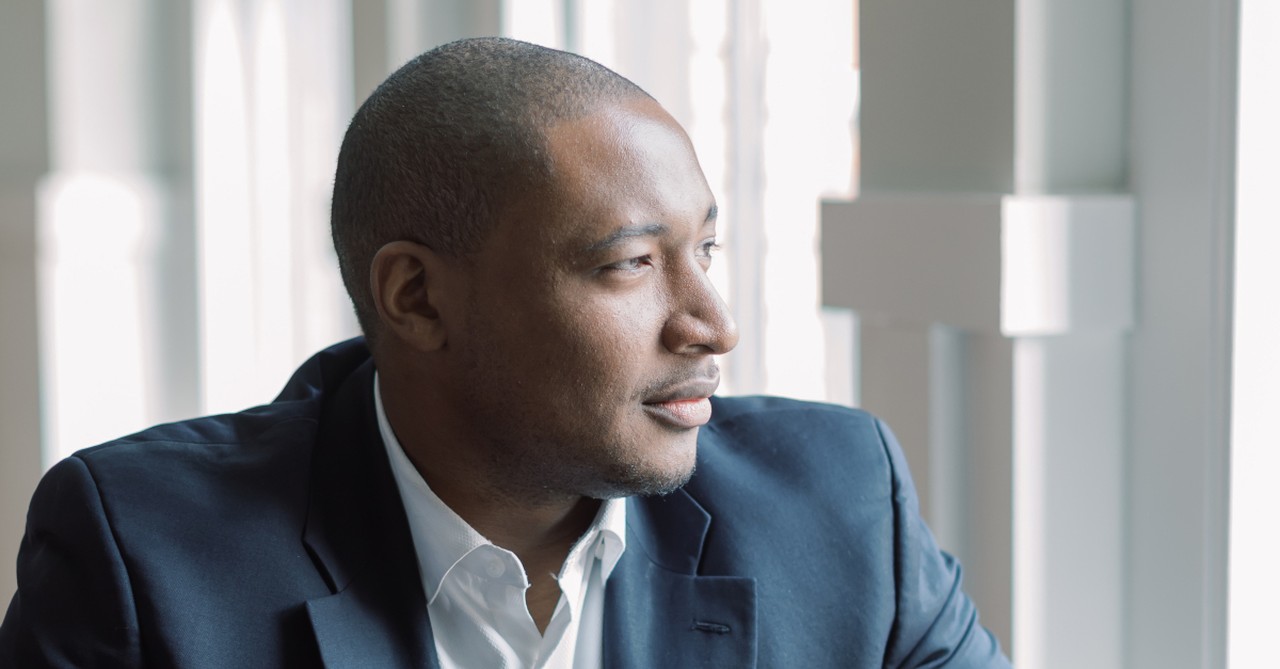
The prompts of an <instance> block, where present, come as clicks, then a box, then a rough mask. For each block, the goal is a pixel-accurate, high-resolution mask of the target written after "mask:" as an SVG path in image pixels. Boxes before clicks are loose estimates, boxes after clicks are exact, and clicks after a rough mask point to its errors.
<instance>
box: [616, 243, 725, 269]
mask: <svg viewBox="0 0 1280 669" xmlns="http://www.w3.org/2000/svg"><path fill="white" fill-rule="evenodd" d="M720 248H721V247H720V244H718V243H716V241H715V240H714V239H713V240H711V241H708V242H704V243H703V244H702V245H701V246H699V247H698V258H700V259H701V258H705V259H706V260H707V261H710V260H711V258H712V257H713V256H714V255H715V254H716V253H717V252H718V251H720ZM652 263H653V256H652V255H649V254H645V255H642V256H636V257H634V258H627V259H626V260H623V261H620V262H616V263H611V264H609V265H606V266H605V267H604V269H606V270H610V271H618V272H634V271H637V270H639V269H640V267H641V266H642V265H649V264H652Z"/></svg>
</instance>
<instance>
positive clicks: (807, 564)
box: [0, 340, 1006, 669]
mask: <svg viewBox="0 0 1280 669" xmlns="http://www.w3.org/2000/svg"><path fill="white" fill-rule="evenodd" d="M372 375H373V368H372V364H371V362H370V360H369V357H368V352H367V350H366V349H365V347H364V345H363V343H362V342H361V341H359V340H353V341H350V342H345V343H343V344H339V345H337V346H334V347H332V348H330V349H328V350H326V351H324V352H322V353H320V354H318V355H316V356H315V357H314V358H312V359H311V360H310V361H308V362H307V363H306V364H305V365H304V366H303V367H301V368H300V369H299V370H298V372H297V373H296V374H295V375H294V377H293V379H292V380H290V382H289V384H288V386H287V387H286V388H285V390H284V392H283V393H282V394H281V395H280V397H279V398H277V400H276V401H275V402H273V403H272V404H270V405H267V406H263V407H258V408H255V409H250V410H248V411H245V412H242V413H239V414H235V415H225V416H214V417H210V418H202V419H198V420H193V421H187V422H182V423H174V424H171V425H162V426H159V427H155V428H152V429H150V430H147V431H145V432H141V433H139V434H136V435H133V436H130V437H125V438H123V439H119V440H117V441H113V442H110V443H108V444H105V445H103V446H99V447H97V448H92V449H88V450H85V451H81V452H80V453H78V454H77V455H75V456H73V457H71V458H68V459H67V460H64V461H63V462H61V463H59V464H58V465H57V466H55V467H54V468H53V469H52V470H50V472H49V473H48V474H47V475H46V476H45V477H44V480H43V481H42V482H41V483H40V486H39V488H38V489H37V491H36V493H35V496H34V499H33V500H32V503H31V511H30V514H29V516H28V520H27V532H26V536H25V538H24V539H23V542H22V549H21V552H20V555H19V558H18V584H19V588H18V594H17V596H16V597H15V598H14V600H13V602H12V604H11V605H10V607H9V611H8V613H7V615H6V617H5V620H4V623H3V626H0V667H4V668H6V669H7V668H9V667H15V668H16V667H23V668H25V667H43V666H59V667H61V666H95V667H114V666H140V665H142V666H155V667H239V666H244V667H278V666H279V667H294V666H299V667H308V666H318V665H323V666H327V667H383V666H386V667H392V666H396V667H399V666H405V667H426V666H433V665H434V663H435V650H434V642H433V640H432V636H431V628H430V624H429V621H428V618H427V609H426V604H425V600H424V598H423V593H422V583H421V580H420V578H419V575H418V569H417V562H416V557H415V555H414V549H413V544H412V541H411V539H410V534H409V529H408V525H407V523H406V520H405V514H404V510H403V507H402V506H401V503H400V499H399V496H398V493H397V490H396V486H395V483H394V481H393V480H392V476H391V470H390V468H389V465H388V462H387V458H386V453H385V450H384V448H383V446H382V443H381V439H380V437H379V435H378V430H377V425H376V422H375V418H374V409H373V398H372ZM916 506H917V503H916V497H915V492H914V490H913V488H912V485H911V481H910V479H909V477H908V475H907V471H906V467H905V464H904V462H903V459H902V454H901V452H900V451H899V448H898V446H897V444H896V443H895V442H894V440H893V437H892V435H890V434H889V432H888V431H887V430H886V429H885V428H884V426H883V425H882V424H880V423H879V422H878V421H876V420H875V419H873V418H871V417H870V416H868V415H867V414H865V413H862V412H859V411H852V410H847V409H841V408H835V407H830V406H822V405H814V404H804V403H799V402H792V401H786V400H778V399H767V398H752V399H718V400H716V401H715V404H714V417H713V419H712V421H711V423H710V424H709V425H708V426H706V427H704V428H703V429H702V431H701V435H700V437H699V444H698V469H697V473H696V474H695V476H694V478H693V480H692V481H691V482H690V483H689V484H688V485H687V486H686V487H685V488H684V489H683V490H680V491H677V492H675V493H673V494H671V495H668V496H666V497H661V498H636V499H631V500H629V501H628V508H627V550H626V552H625V553H624V554H623V557H622V559H621V561H620V562H619V563H618V566H617V567H616V568H615V570H614V572H613V574H612V576H611V577H610V579H609V581H608V589H607V591H606V613H605V648H604V652H605V660H606V665H607V666H609V667H643V668H650V667H699V666H708V667H752V666H761V667H822V666H833V667H880V666H886V667H898V666H929V667H933V666H943V665H945V666H950V667H1003V666H1006V661H1005V660H1004V659H1003V658H1002V657H1001V656H1000V655H999V650H998V649H997V648H996V644H995V642H994V640H993V639H992V638H991V636H990V635H989V634H988V633H987V632H986V631H985V630H984V629H983V628H982V627H981V626H979V624H978V622H977V614H976V612H975V610H974V607H973V605H972V604H971V603H970V601H969V599H968V598H967V597H966V596H965V595H964V593H963V592H961V590H960V575H959V567H958V566H957V565H956V564H955V563H954V562H953V561H952V560H951V558H950V557H949V556H947V555H945V554H943V553H941V552H940V551H939V550H938V549H937V548H936V547H935V545H934V542H933V539H932V538H931V536H930V535H929V532H928V530H927V529H926V528H925V526H924V524H923V523H922V521H921V520H920V517H919V514H918V511H917V508H916ZM948 662H949V663H948Z"/></svg>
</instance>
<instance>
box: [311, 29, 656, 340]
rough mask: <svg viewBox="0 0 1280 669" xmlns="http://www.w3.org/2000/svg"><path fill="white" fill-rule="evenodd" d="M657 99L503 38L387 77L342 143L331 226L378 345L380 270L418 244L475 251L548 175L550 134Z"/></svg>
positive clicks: (455, 46)
mask: <svg viewBox="0 0 1280 669" xmlns="http://www.w3.org/2000/svg"><path fill="white" fill-rule="evenodd" d="M637 97H641V98H647V97H648V94H647V93H645V92H644V91H643V90H641V89H640V88H639V87H638V86H636V85H635V84H633V83H631V82H630V81H628V80H627V79H625V78H623V77H622V76H620V75H618V74H617V73H615V72H613V71H611V70H609V69H608V68H606V67H604V66H602V65H600V64H599V63H596V62H594V61H592V60H588V59H586V58H582V57H580V56H576V55H573V54H570V53H565V52H563V51H556V50H554V49H547V48H544V47H540V46H537V45H534V44H528V43H525V42H519V41H516V40H510V39H502V38H478V39H467V40H459V41H457V42H452V43H450V44H446V45H444V46H441V47H439V48H436V49H433V50H431V51H428V52H427V53H424V54H422V55H421V56H418V57H417V58H415V59H413V60H412V61H410V62H409V63H407V64H405V65H404V66H403V67H401V68H400V69H399V70H397V71H396V72H395V73H394V74H392V75H391V76H390V77H388V78H387V80H386V81H384V82H383V83H382V85H380V86H379V87H378V88H377V90H375V91H374V92H373V94H372V95H370V96H369V99H368V100H366V101H365V103H364V104H363V105H361V106H360V109H359V110H358V111H357V112H356V114H355V117H354V118H353V119H352V121H351V125H350V126H349V127H348V129H347V134H346V137H345V138H344V140H343V142H342V150H341V152H340V153H339V156H338V170H337V175H336V177H335V180H334V188H333V203H332V211H331V214H332V215H331V225H332V232H333V241H334V247H335V249H336V250H337V253H338V262H339V265H340V267H341V270H342V278H343V282H344V283H345V284H346V287H347V292H348V293H349V294H350V295H351V299H352V301H353V302H354V305H355V309H356V316H357V318H358V319H359V321H360V327H361V329H362V330H364V332H365V335H366V337H368V338H369V339H370V340H374V339H376V338H377V336H378V330H379V324H378V319H377V314H376V310H375V308H374V304H373V300H372V296H371V294H370V292H369V266H370V263H371V262H372V260H373V256H374V254H376V253H377V251H378V249H379V248H381V247H382V246H383V245H384V244H386V243H388V242H392V241H397V240H414V241H417V242H420V243H422V244H425V245H427V246H429V247H431V249H432V250H434V251H436V252H437V253H442V254H445V255H448V256H455V257H458V256H465V255H467V254H470V253H473V252H475V251H476V250H477V249H478V248H479V247H480V244H481V243H482V241H483V240H484V237H485V235H486V234H487V233H488V231H489V230H490V229H491V228H492V226H493V224H494V223H495V222H496V221H497V220H498V219H499V218H500V217H501V216H502V215H503V214H504V213H505V212H506V211H507V210H509V208H510V207H512V206H514V203H515V202H516V201H517V200H519V199H521V198H522V197H524V196H526V195H528V194H529V193H530V192H531V191H534V190H537V189H542V188H545V186H546V180H547V178H548V177H549V175H548V165H547V163H546V160H547V156H546V148H545V138H544V137H543V132H544V130H545V129H546V128H548V127H550V126H552V125H554V124H555V123H558V122H560V121H563V120H567V119H572V118H579V117H581V116H584V115H586V114H588V113H590V112H591V111H593V110H595V109H597V108H599V107H600V106H602V105H606V104H609V103H613V102H618V101H622V100H628V99H633V98H637Z"/></svg>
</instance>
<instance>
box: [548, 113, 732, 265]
mask: <svg viewBox="0 0 1280 669" xmlns="http://www.w3.org/2000/svg"><path fill="white" fill-rule="evenodd" d="M546 150H547V155H548V163H549V167H550V174H551V179H550V187H549V188H548V190H547V192H546V193H545V195H544V197H543V198H542V201H541V202H540V203H539V204H540V205H541V206H539V207H538V208H539V209H541V210H542V211H541V213H542V214H543V215H542V216H540V217H539V218H540V219H541V220H539V221H538V223H537V224H536V225H534V226H529V227H531V228H535V229H536V230H527V231H528V232H536V234H537V237H539V238H542V239H545V240H549V241H558V242H563V241H569V240H575V239H580V238H592V237H599V236H601V235H605V234H608V233H609V232H611V231H613V230H615V229H617V228H621V227H625V226H633V225H645V224H660V225H665V226H669V227H674V228H675V229H681V228H684V227H686V226H689V225H693V226H696V227H701V225H702V224H703V223H704V221H705V220H706V218H707V211H708V209H709V208H710V207H711V206H712V205H714V197H713V196H712V194H711V190H710V189H709V188H708V187H707V182H706V177H705V176H704V175H703V173H702V168H701V167H700V166H699V165H698V160H697V157H696V155H695V154H694V151H693V146H692V145H691V144H690V142H689V138H688V136H687V135H686V134H685V132H684V130H683V129H681V128H680V126H679V124H677V123H676V122H675V120H674V119H672V118H671V116H670V115H668V114H667V112H666V111H665V110H663V109H662V107H661V106H660V105H658V104H657V103H656V102H654V101H652V100H649V99H647V98H637V99H634V100H630V101H626V102H621V103H612V104H608V105H605V106H604V107H602V108H601V109H599V110H598V111H597V112H595V113H592V114H590V115H587V116H584V117H581V118H577V119H573V120H571V121H565V122H561V123H558V124H556V125H554V126H552V127H551V128H549V129H548V130H547V131H546Z"/></svg>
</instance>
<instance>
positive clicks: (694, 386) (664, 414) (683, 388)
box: [644, 375, 720, 430]
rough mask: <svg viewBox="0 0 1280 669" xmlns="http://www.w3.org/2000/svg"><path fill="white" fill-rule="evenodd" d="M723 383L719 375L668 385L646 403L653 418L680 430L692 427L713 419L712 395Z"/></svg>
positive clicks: (648, 412)
mask: <svg viewBox="0 0 1280 669" xmlns="http://www.w3.org/2000/svg"><path fill="white" fill-rule="evenodd" d="M719 385H720V378H719V375H716V376H712V377H709V378H700V379H695V380H693V381H688V382H685V383H681V384H678V385H675V386H671V387H668V388H665V389H663V390H661V391H659V392H658V393H656V394H655V395H654V396H653V397H652V398H651V399H648V400H646V401H645V402H644V410H645V412H646V413H647V414H649V416H650V417H652V418H654V419H656V420H657V421H658V422H660V423H663V424H664V425H666V426H667V427H669V428H672V429H676V430H691V429H694V428H698V427H701V426H703V425H706V424H707V421H709V420H711V400H710V399H708V398H710V397H711V394H712V393H714V392H715V391H716V387H717V386H719Z"/></svg>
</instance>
